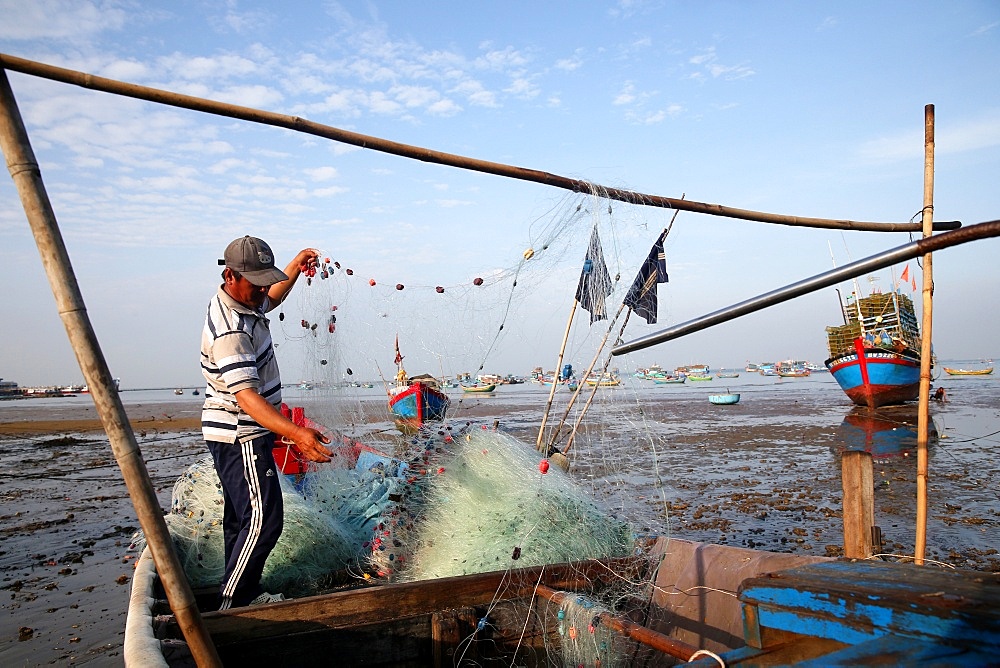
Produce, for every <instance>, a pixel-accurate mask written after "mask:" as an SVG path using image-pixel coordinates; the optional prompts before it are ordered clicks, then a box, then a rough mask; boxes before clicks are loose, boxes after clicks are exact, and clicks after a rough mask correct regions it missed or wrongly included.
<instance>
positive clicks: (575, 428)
mask: <svg viewBox="0 0 1000 668" xmlns="http://www.w3.org/2000/svg"><path fill="white" fill-rule="evenodd" d="M631 317H632V309H629V310H628V313H626V314H625V322H623V323H622V328H621V329H619V330H618V338H619V339H620V338H621V336H622V334H623V333H624V332H625V326H626V325H628V319H629V318H631ZM609 366H611V355H608V359H607V360H605V362H604V368H603V369H601V375H600V376H598V382H600V379H601V378H604V374H606V373H607V372H608V367H609ZM598 387H600V385H598V384H596V383H595V384H594V386H593V388H591V391H590V396H589V397H587V403H585V404H584V405H583V410H581V411H580V415H578V416H577V418H576V422H574V423H573V429H572V430H571V431H570V432H569V438H568V439H566V447H565V448H563V449H562V454H563V456H564V457H565V455H566V453H567V452H569V449H570V448H571V447H573V440H574V439H575V438H576V432H577V431H578V430H579V429H580V424H581V423H582V422H583V417H584V416H585V415H586V414H587V411H588V410H589V409H590V405H591V404H592V403H594V397H595V396H596V395H597V388H598Z"/></svg>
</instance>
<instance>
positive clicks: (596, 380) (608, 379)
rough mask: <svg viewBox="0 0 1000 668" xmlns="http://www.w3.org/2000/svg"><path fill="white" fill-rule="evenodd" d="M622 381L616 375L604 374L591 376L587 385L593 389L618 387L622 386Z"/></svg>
mask: <svg viewBox="0 0 1000 668" xmlns="http://www.w3.org/2000/svg"><path fill="white" fill-rule="evenodd" d="M621 382H622V381H621V379H620V378H619V377H618V376H615V375H614V374H608V373H606V374H604V375H602V376H589V377H588V378H587V385H590V386H591V387H595V386H596V387H618V386H619V385H621Z"/></svg>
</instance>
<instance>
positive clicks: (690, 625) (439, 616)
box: [124, 538, 1000, 668]
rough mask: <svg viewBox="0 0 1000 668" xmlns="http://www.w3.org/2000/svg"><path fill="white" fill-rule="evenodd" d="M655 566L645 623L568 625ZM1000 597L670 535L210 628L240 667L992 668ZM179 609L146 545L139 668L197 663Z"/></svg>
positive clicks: (939, 579)
mask: <svg viewBox="0 0 1000 668" xmlns="http://www.w3.org/2000/svg"><path fill="white" fill-rule="evenodd" d="M654 569H655V580H652V584H653V585H654V586H653V587H652V589H651V591H652V592H653V593H652V596H651V597H650V598H649V599H648V600H647V601H645V602H643V603H642V604H639V603H638V602H635V601H629V602H628V603H629V604H630V605H631V604H634V605H635V606H637V607H633V610H632V612H633V614H632V615H626V614H625V613H624V612H621V613H619V612H618V611H616V610H610V611H604V610H600V611H596V610H595V613H594V614H593V617H592V618H590V619H589V621H590V627H589V628H581V629H578V630H577V631H576V633H572V632H570V631H569V630H568V629H566V628H565V626H564V625H561V624H560V621H561V618H560V615H559V614H558V613H559V611H560V610H561V609H562V608H561V607H560V606H561V604H563V603H565V601H566V600H567V599H570V598H572V599H575V600H576V601H577V602H580V601H583V602H584V605H586V599H587V597H588V596H590V594H591V593H593V592H597V591H600V590H602V589H603V588H605V587H606V586H609V585H613V584H614V583H615V582H617V581H619V578H622V577H627V578H629V579H632V580H639V579H642V578H644V577H649V578H652V577H653V576H652V573H653V572H654ZM355 582H356V581H355ZM737 591H738V592H739V595H738V597H734V596H731V595H726V594H725V592H737ZM676 592H685V593H687V595H685V596H677V595H675V593H676ZM719 592H722V593H719ZM942 592H944V595H942ZM998 602H1000V581H998V580H997V579H996V578H988V577H983V573H981V572H978V571H957V570H940V569H935V568H932V567H928V566H915V565H912V564H892V563H886V562H881V561H864V560H861V561H838V560H832V559H828V558H825V557H803V556H795V555H791V554H782V553H774V552H764V551H758V550H748V549H744V548H738V547H728V546H721V545H709V544H702V543H691V542H688V541H684V540H679V539H670V540H667V539H665V538H660V539H658V540H657V541H656V542H655V543H654V545H653V547H652V549H650V550H649V551H648V556H645V555H644V556H639V557H627V558H618V559H599V560H591V561H583V562H575V563H572V564H551V565H546V566H544V567H535V568H527V569H512V570H501V571H497V572H493V573H483V574H475V575H463V576H457V577H449V578H441V579H437V580H425V581H419V582H410V583H403V584H384V585H378V586H371V585H368V584H354V585H353V586H352V587H351V588H347V589H343V590H340V591H335V592H332V593H328V594H322V595H319V596H311V597H306V598H301V599H293V600H287V601H281V602H278V603H271V604H267V605H261V606H256V607H245V608H233V609H230V610H225V611H217V612H206V613H204V614H203V621H204V624H205V627H206V628H207V630H208V633H209V634H210V636H211V638H212V641H213V643H214V645H215V647H216V649H217V650H218V653H219V655H220V658H221V659H222V661H223V663H224V664H225V665H241V664H244V663H250V664H253V665H295V666H325V665H328V664H329V662H330V656H331V652H335V653H336V657H337V661H338V662H339V663H341V664H342V665H369V666H427V665H441V666H443V665H449V666H450V665H457V664H459V663H461V665H466V664H467V663H469V664H470V665H471V663H472V662H478V663H485V662H492V663H498V664H503V665H509V664H512V663H516V664H517V665H536V666H537V665H551V664H553V663H554V664H557V665H558V664H561V663H562V661H561V660H560V659H561V657H560V653H561V650H562V649H563V648H573V647H574V645H573V643H572V642H571V641H572V640H575V638H576V636H578V635H579V634H584V636H583V637H584V638H594V639H595V644H596V640H597V639H602V641H604V642H607V644H608V645H612V644H613V643H614V644H615V645H616V646H618V647H619V648H621V649H623V650H624V651H626V652H628V654H627V655H628V656H630V658H631V661H630V663H632V662H634V663H632V665H673V664H674V663H676V660H677V659H679V660H680V661H682V662H684V661H691V660H692V659H694V661H693V662H692V665H697V666H718V665H719V663H718V662H717V661H716V660H715V659H713V658H709V656H707V655H705V654H704V652H705V651H708V652H712V653H715V654H717V655H719V657H720V659H721V660H722V661H723V664H722V665H726V666H751V665H752V666H786V665H790V664H794V663H798V662H801V661H810V660H811V661H812V663H811V664H810V665H839V666H847V665H882V664H884V663H886V661H889V662H890V663H892V664H894V665H900V664H909V663H911V662H916V663H925V662H926V661H927V660H928V658H929V657H933V658H935V659H936V661H934V662H933V663H934V664H935V665H963V666H966V665H993V662H994V659H995V656H996V652H997V651H998V648H1000V614H998V612H997V610H998V605H997V604H998ZM165 603H166V602H165V601H164V599H163V593H162V590H160V589H159V587H158V579H157V576H156V572H155V569H154V568H153V562H152V559H151V557H150V556H149V553H148V550H147V551H145V552H143V554H142V556H141V557H140V559H139V560H138V563H137V565H136V570H135V574H134V576H133V584H132V595H131V599H130V603H129V611H128V617H127V625H126V631H125V649H124V663H125V666H127V667H128V668H135V667H138V666H143V667H145V666H161V667H165V666H172V665H173V666H177V665H191V657H190V656H189V655H187V654H186V650H187V647H186V644H185V642H184V640H183V636H182V634H181V631H180V628H179V626H178V624H177V622H176V620H175V619H174V618H173V616H171V615H169V614H166V611H167V608H166V607H165ZM529 610H531V611H532V612H530V613H529ZM640 622H641V623H640ZM154 627H155V629H156V631H155V633H154ZM612 638H613V639H614V640H613V641H612ZM699 651H701V652H702V653H701V654H698V652H699ZM458 657H461V658H462V660H461V661H459V659H458ZM670 657H674V658H673V659H671V658H670ZM699 657H703V658H700V660H699ZM889 657H891V658H889ZM918 659H919V660H918Z"/></svg>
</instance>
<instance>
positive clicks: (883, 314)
mask: <svg viewBox="0 0 1000 668" xmlns="http://www.w3.org/2000/svg"><path fill="white" fill-rule="evenodd" d="M848 301H850V298H849V299H848ZM841 308H842V310H843V316H844V321H845V324H843V325H838V326H834V327H827V328H826V333H827V343H828V345H829V349H830V358H829V359H828V360H826V368H828V369H829V370H830V373H832V374H833V377H834V378H835V379H836V380H837V383H838V384H839V385H840V387H841V388H842V389H843V390H844V392H845V393H846V394H847V396H848V397H850V399H851V401H853V402H854V403H856V404H858V405H859V406H868V407H869V408H878V407H879V406H885V405H888V404H899V403H903V402H905V401H912V400H914V399H916V398H917V393H918V392H919V390H920V332H919V330H918V327H917V316H916V313H915V312H914V309H913V301H912V300H911V299H910V298H909V297H907V296H906V295H904V294H902V293H900V292H896V291H893V292H889V293H881V292H875V293H872V294H870V295H869V296H867V297H863V298H861V299H857V300H855V301H854V302H853V303H843V302H842V303H841Z"/></svg>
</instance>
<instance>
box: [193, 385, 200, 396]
mask: <svg viewBox="0 0 1000 668" xmlns="http://www.w3.org/2000/svg"><path fill="white" fill-rule="evenodd" d="M191 394H193V395H194V396H196V397H197V396H198V395H199V394H201V392H200V391H199V390H198V388H197V387H196V388H194V389H193V390H191Z"/></svg>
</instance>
